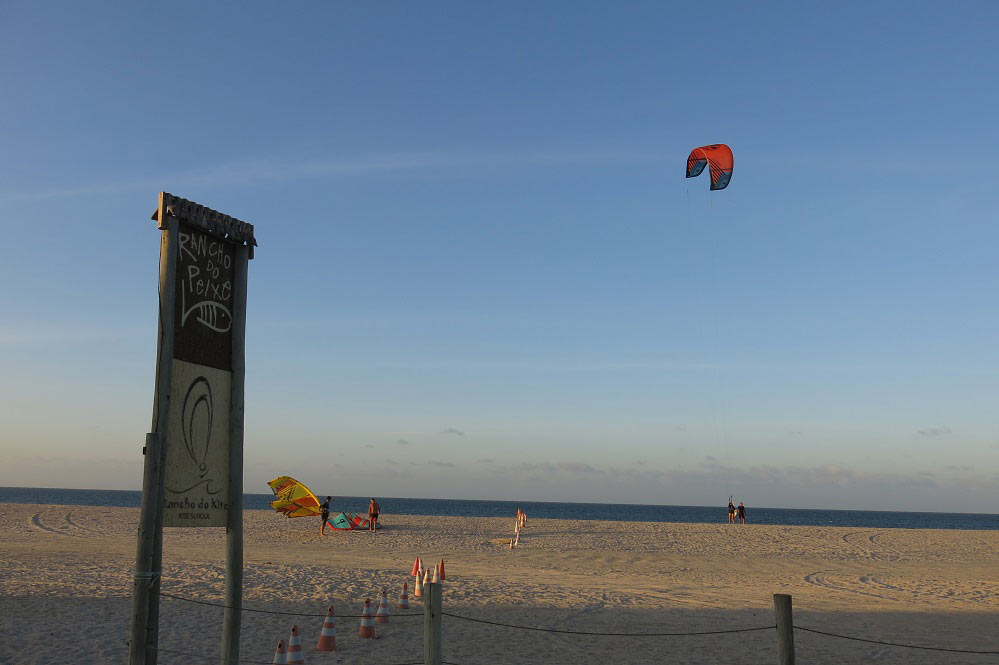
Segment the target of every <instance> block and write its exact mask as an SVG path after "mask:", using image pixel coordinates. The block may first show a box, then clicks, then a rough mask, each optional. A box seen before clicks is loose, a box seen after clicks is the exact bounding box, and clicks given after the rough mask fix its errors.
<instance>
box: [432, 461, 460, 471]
mask: <svg viewBox="0 0 999 665" xmlns="http://www.w3.org/2000/svg"><path fill="white" fill-rule="evenodd" d="M427 464H429V465H430V466H443V467H446V468H448V469H453V468H454V464H453V463H451V462H439V461H437V460H427Z"/></svg>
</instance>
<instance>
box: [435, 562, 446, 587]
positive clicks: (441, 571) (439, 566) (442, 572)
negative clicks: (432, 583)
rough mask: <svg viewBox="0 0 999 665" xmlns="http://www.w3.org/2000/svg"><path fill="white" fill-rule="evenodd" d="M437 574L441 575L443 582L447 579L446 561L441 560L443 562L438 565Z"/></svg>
mask: <svg viewBox="0 0 999 665" xmlns="http://www.w3.org/2000/svg"><path fill="white" fill-rule="evenodd" d="M437 572H439V573H440V575H441V582H443V581H444V580H446V579H447V578H446V577H444V559H441V562H440V563H439V564H437Z"/></svg>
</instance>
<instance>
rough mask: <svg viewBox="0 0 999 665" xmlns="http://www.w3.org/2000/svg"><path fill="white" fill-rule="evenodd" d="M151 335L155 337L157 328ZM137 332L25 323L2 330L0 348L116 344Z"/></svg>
mask: <svg viewBox="0 0 999 665" xmlns="http://www.w3.org/2000/svg"><path fill="white" fill-rule="evenodd" d="M151 330H152V332H151V333H149V332H148V330H147V331H146V332H147V333H148V334H150V335H155V333H156V330H155V328H152V329H151ZM135 334H136V331H135V330H133V329H129V328H125V327H122V328H80V327H78V326H76V325H75V324H68V323H67V324H66V325H64V326H63V325H59V324H54V323H47V324H41V325H35V324H31V323H25V324H24V325H22V326H19V327H17V328H11V327H3V328H0V346H27V345H30V344H52V343H59V344H66V343H69V344H72V343H90V342H114V341H117V340H121V339H126V338H129V337H132V336H133V335H135Z"/></svg>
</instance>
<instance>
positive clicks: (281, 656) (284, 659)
mask: <svg viewBox="0 0 999 665" xmlns="http://www.w3.org/2000/svg"><path fill="white" fill-rule="evenodd" d="M274 665H288V652H287V651H285V649H284V640H281V641H279V642H278V645H277V649H275V650H274Z"/></svg>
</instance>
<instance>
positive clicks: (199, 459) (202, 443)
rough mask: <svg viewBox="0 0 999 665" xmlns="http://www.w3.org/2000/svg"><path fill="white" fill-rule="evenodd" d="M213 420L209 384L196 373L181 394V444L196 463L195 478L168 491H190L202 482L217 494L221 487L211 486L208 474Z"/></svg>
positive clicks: (213, 413) (212, 400)
mask: <svg viewBox="0 0 999 665" xmlns="http://www.w3.org/2000/svg"><path fill="white" fill-rule="evenodd" d="M214 420H215V403H214V399H213V398H212V386H211V384H210V383H209V382H208V379H206V378H205V377H203V376H199V377H198V378H196V379H195V380H194V381H192V382H191V385H190V386H189V387H188V389H187V394H186V395H185V396H184V407H183V410H182V411H181V430H182V434H183V437H184V448H185V450H186V451H187V455H188V457H190V458H191V461H192V462H194V464H195V465H196V466H197V467H198V479H199V480H198V482H196V483H194V484H193V485H191V486H190V487H188V488H186V489H173V488H170V487H168V488H167V489H168V490H169V491H170V492H174V493H176V494H181V493H184V492H189V491H190V490H192V489H194V488H195V487H197V486H198V485H202V484H205V491H207V492H208V493H209V494H217V493H218V492H221V491H222V488H221V487H215V486H214V482H215V480H214V478H210V477H209V478H206V477H205V476H207V475H208V472H209V469H208V463H207V459H208V449H209V447H210V446H211V442H212V423H213V422H214Z"/></svg>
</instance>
